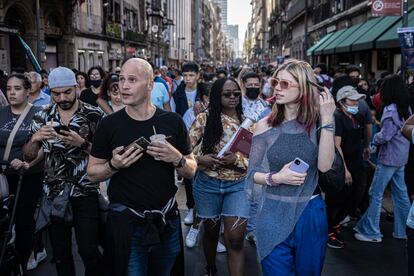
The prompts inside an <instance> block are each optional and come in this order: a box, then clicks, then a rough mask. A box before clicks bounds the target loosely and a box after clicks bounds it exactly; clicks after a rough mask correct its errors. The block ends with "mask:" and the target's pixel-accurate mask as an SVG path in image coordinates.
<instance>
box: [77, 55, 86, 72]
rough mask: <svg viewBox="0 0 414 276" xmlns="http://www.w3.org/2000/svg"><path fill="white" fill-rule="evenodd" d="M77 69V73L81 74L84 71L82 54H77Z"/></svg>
mask: <svg viewBox="0 0 414 276" xmlns="http://www.w3.org/2000/svg"><path fill="white" fill-rule="evenodd" d="M78 68H79V71H82V72H85V71H86V66H85V55H84V54H83V53H79V55H78Z"/></svg>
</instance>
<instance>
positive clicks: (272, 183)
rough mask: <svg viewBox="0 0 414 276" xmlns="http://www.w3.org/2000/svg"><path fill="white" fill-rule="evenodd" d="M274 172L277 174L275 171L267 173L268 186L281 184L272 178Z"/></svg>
mask: <svg viewBox="0 0 414 276" xmlns="http://www.w3.org/2000/svg"><path fill="white" fill-rule="evenodd" d="M274 174H275V172H270V173H267V174H266V175H265V182H266V185H267V186H277V185H279V183H276V182H274V181H273V179H272V176H273V175H274Z"/></svg>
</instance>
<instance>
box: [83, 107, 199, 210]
mask: <svg viewBox="0 0 414 276" xmlns="http://www.w3.org/2000/svg"><path fill="white" fill-rule="evenodd" d="M153 127H155V129H156V131H157V133H158V134H165V135H166V136H167V137H169V136H171V137H170V138H168V139H167V141H168V142H169V143H171V144H172V145H173V146H174V147H175V148H176V149H177V150H179V151H180V152H181V153H182V154H183V155H188V154H190V153H191V146H190V142H189V138H188V133H187V128H186V127H185V125H184V122H183V120H182V119H181V117H180V115H178V114H175V113H172V112H167V111H163V110H161V109H158V108H157V110H156V112H155V114H154V116H153V117H152V118H150V119H148V120H146V121H137V120H134V119H132V118H131V117H130V116H129V115H128V114H127V113H126V111H125V109H122V110H120V111H118V112H115V113H113V114H111V115H109V116H108V117H105V118H104V119H103V120H102V121H101V122H100V124H99V126H98V129H97V131H96V134H95V139H94V142H93V146H92V152H91V155H92V156H94V157H96V158H100V159H107V160H109V159H110V158H112V150H113V149H115V148H116V147H119V146H127V145H129V144H130V143H131V142H133V141H134V140H136V139H138V138H140V137H141V136H144V137H145V138H146V139H147V140H148V141H149V140H150V139H149V137H150V136H151V135H153V134H154V133H153ZM174 180H175V179H174V166H173V165H172V164H171V163H165V162H163V161H156V160H155V159H154V158H153V157H152V156H150V155H148V154H144V155H143V156H142V157H141V158H140V159H139V160H138V161H137V162H136V163H134V164H132V165H131V166H130V167H129V168H126V169H121V170H119V171H118V172H117V173H115V174H114V175H113V176H112V178H111V181H110V184H109V187H108V196H109V200H110V202H111V203H121V204H123V205H125V206H128V207H131V208H134V209H136V210H139V211H144V210H150V209H155V210H161V209H162V208H163V207H164V206H165V205H166V204H167V202H168V200H169V199H170V198H171V197H173V196H174V195H175V193H176V191H177V187H176V186H175V182H174Z"/></svg>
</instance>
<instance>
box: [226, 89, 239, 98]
mask: <svg viewBox="0 0 414 276" xmlns="http://www.w3.org/2000/svg"><path fill="white" fill-rule="evenodd" d="M231 95H233V96H234V97H235V98H238V97H240V96H241V91H240V90H233V91H231V90H224V91H223V94H222V96H223V97H225V98H230V97H231Z"/></svg>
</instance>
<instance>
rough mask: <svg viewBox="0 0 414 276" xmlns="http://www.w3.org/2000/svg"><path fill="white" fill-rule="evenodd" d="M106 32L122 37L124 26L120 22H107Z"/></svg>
mask: <svg viewBox="0 0 414 276" xmlns="http://www.w3.org/2000/svg"><path fill="white" fill-rule="evenodd" d="M105 31H106V34H107V35H109V36H112V37H115V38H122V26H121V24H120V23H115V22H107V23H106V28H105Z"/></svg>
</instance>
